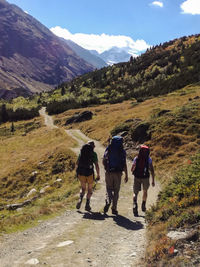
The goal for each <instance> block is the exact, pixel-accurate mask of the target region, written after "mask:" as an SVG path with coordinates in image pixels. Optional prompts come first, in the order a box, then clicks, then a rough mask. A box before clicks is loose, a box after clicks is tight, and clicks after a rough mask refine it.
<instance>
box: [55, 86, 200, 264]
mask: <svg viewBox="0 0 200 267" xmlns="http://www.w3.org/2000/svg"><path fill="white" fill-rule="evenodd" d="M199 97H200V86H199V85H189V86H187V87H185V88H183V89H181V90H177V91H175V92H173V93H170V94H168V95H165V96H162V97H157V98H152V99H148V100H145V101H144V102H141V103H137V104H134V103H135V101H134V100H130V101H125V102H123V103H120V104H113V105H108V104H106V105H102V106H98V107H90V108H87V109H89V110H90V111H92V112H93V113H94V116H93V118H92V120H90V121H85V122H81V123H78V124H72V125H69V126H65V121H66V119H68V118H69V117H70V116H72V115H73V114H74V112H75V111H73V110H69V111H66V112H64V113H63V114H60V115H58V116H57V117H56V119H57V121H58V123H59V124H60V125H62V126H64V127H66V128H79V129H81V130H82V131H83V132H84V133H85V134H87V135H88V136H90V137H91V138H93V139H97V140H99V141H100V142H101V143H103V144H106V142H107V139H108V137H109V136H110V135H111V133H112V134H117V133H118V132H121V131H127V132H128V133H131V129H134V127H135V125H136V124H137V123H147V122H148V124H149V129H148V134H149V136H150V138H149V140H148V141H147V142H146V144H148V145H149V146H150V149H151V157H152V159H153V162H154V166H155V173H156V178H157V179H159V180H160V182H161V184H162V186H163V188H166V189H164V191H162V192H161V193H160V198H159V202H158V204H157V206H154V207H153V208H152V210H151V211H150V212H149V213H148V215H147V220H148V222H149V225H150V227H149V229H148V235H149V244H148V245H147V254H146V263H147V265H148V264H149V265H148V266H158V264H161V266H173V264H176V263H177V265H178V264H180V262H181V261H182V262H183V263H185V264H188V262H189V261H188V259H187V258H186V257H184V256H177V257H174V255H173V252H172V251H173V250H174V248H175V245H176V243H175V242H174V241H173V240H171V239H170V238H168V237H167V232H168V231H169V229H170V228H173V229H177V228H179V227H185V226H186V225H190V224H191V225H192V224H194V223H195V222H197V221H198V220H199V219H200V217H199V215H200V208H199V199H200V195H199V190H200V187H199V177H200V174H199V173H198V175H196V172H195V167H192V166H195V163H191V162H192V161H191V157H192V156H193V155H195V154H196V153H198V151H199V145H200V128H199V125H200V123H199V122H200V121H199V118H200V101H199ZM83 110H85V109H78V110H76V112H80V111H83ZM130 135H131V134H130ZM133 149H134V146H133ZM131 156H132V157H133V156H134V155H131ZM193 164H194V165H193ZM198 164H199V163H198ZM183 166H186V169H183V171H181V173H179V174H178V177H179V180H178V182H177V183H174V179H173V177H174V175H175V173H177V171H178V170H179V169H180V168H183ZM198 166H199V165H198ZM190 167H191V171H189V169H188V168H190ZM175 177H177V176H175ZM187 177H188V178H187ZM192 177H193V178H194V180H193V178H192ZM175 179H177V178H175ZM187 179H188V181H190V183H191V184H190V185H187V186H184V183H185V182H186V181H187ZM169 182H170V184H169ZM168 184H169V185H168ZM162 264H164V265H162ZM170 264H171V265H170Z"/></svg>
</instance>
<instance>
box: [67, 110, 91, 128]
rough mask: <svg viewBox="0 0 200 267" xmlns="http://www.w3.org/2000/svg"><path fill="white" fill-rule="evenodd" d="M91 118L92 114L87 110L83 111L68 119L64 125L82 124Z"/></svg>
mask: <svg viewBox="0 0 200 267" xmlns="http://www.w3.org/2000/svg"><path fill="white" fill-rule="evenodd" d="M92 116H93V113H92V112H91V111H89V110H86V111H83V112H81V113H78V114H75V115H73V116H72V117H70V118H69V119H67V121H66V123H65V125H68V124H71V123H76V122H82V121H86V120H91V119H92Z"/></svg>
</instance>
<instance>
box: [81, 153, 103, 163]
mask: <svg viewBox="0 0 200 267" xmlns="http://www.w3.org/2000/svg"><path fill="white" fill-rule="evenodd" d="M80 156H81V155H80V154H79V156H78V160H79V159H80ZM97 162H98V156H97V153H96V152H95V151H93V154H92V163H94V164H95V163H97Z"/></svg>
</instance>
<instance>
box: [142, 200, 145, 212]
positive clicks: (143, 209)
mask: <svg viewBox="0 0 200 267" xmlns="http://www.w3.org/2000/svg"><path fill="white" fill-rule="evenodd" d="M142 211H144V212H145V211H146V201H142Z"/></svg>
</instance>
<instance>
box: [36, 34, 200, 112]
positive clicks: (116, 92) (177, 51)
mask: <svg viewBox="0 0 200 267" xmlns="http://www.w3.org/2000/svg"><path fill="white" fill-rule="evenodd" d="M199 48H200V35H193V36H190V37H183V38H180V39H175V40H173V41H170V42H166V43H164V44H162V45H159V46H155V47H152V48H150V49H148V50H147V51H146V53H144V54H142V55H141V56H139V57H137V58H133V57H131V58H130V61H129V62H125V63H119V64H115V65H113V66H109V67H105V68H102V69H100V70H96V71H94V72H90V73H88V74H85V75H82V76H80V77H78V78H76V79H74V80H73V81H71V82H70V83H63V84H62V85H60V86H59V88H58V89H56V90H54V91H52V92H51V93H49V94H43V95H41V99H40V101H41V102H43V103H45V104H46V105H47V111H48V112H49V113H50V114H58V113H61V112H63V111H65V110H68V109H71V108H80V107H87V106H90V105H96V104H98V105H99V104H105V103H117V102H122V101H124V100H128V99H131V98H135V99H137V101H138V102H140V101H142V100H144V99H146V98H148V97H152V96H159V95H163V94H166V93H169V92H172V91H175V90H177V89H180V88H182V87H184V86H186V85H188V84H190V83H196V82H199V71H200V65H199V60H200V53H199V51H200V49H199Z"/></svg>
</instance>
